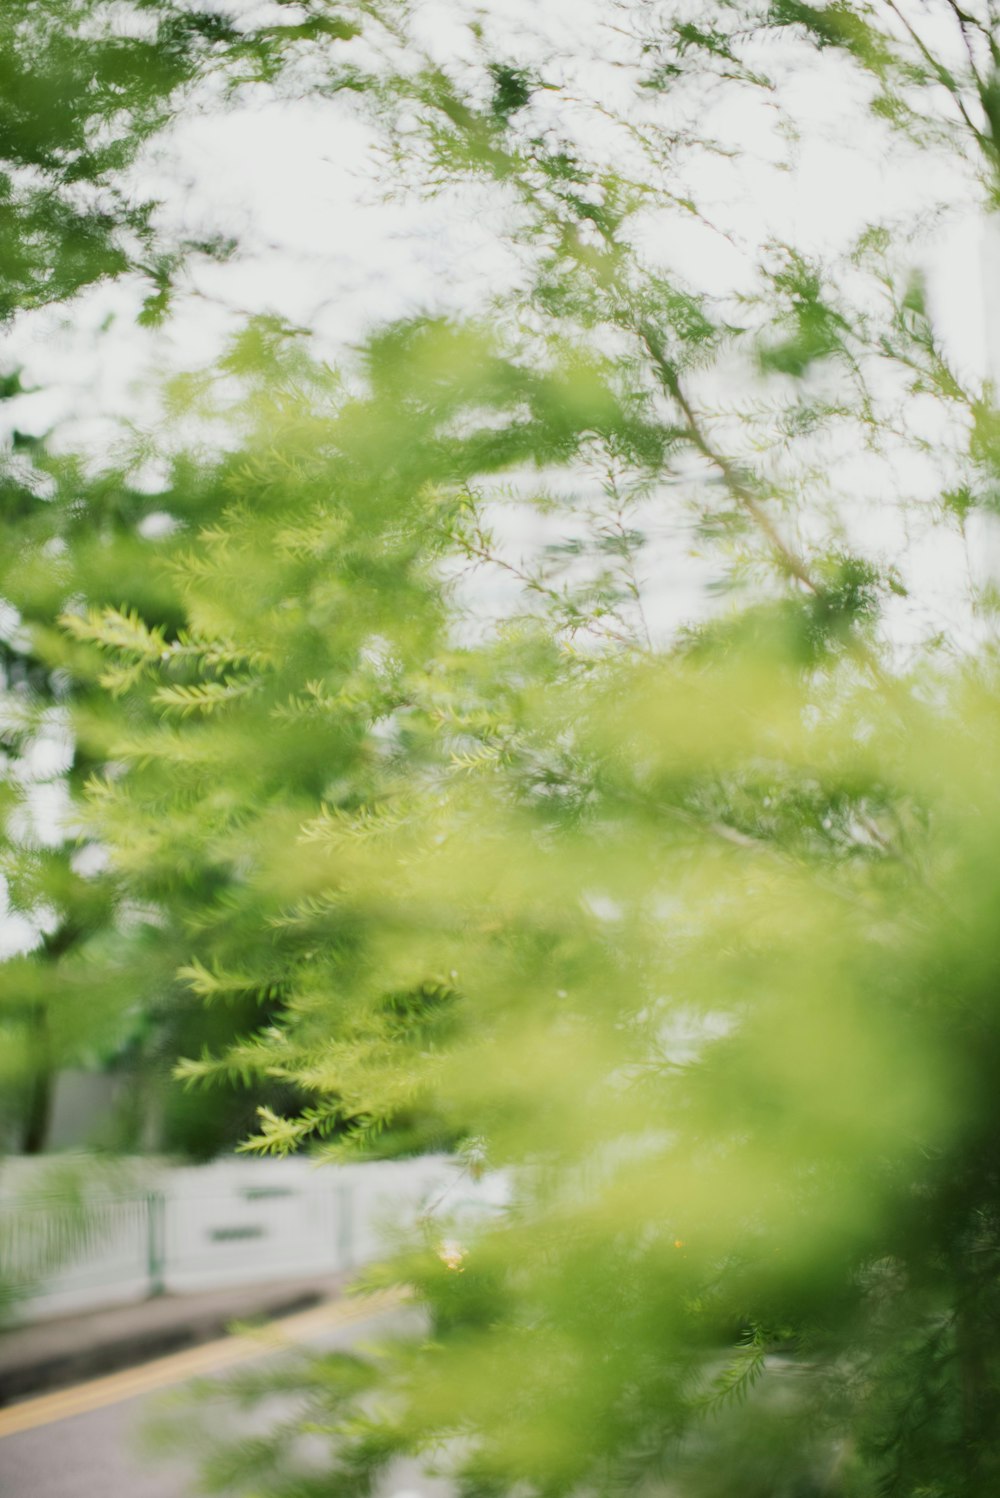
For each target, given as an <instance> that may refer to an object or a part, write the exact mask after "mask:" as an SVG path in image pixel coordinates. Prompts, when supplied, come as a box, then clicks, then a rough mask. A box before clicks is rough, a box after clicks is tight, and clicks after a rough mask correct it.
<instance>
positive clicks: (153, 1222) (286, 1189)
mask: <svg viewBox="0 0 1000 1498" xmlns="http://www.w3.org/2000/svg"><path fill="white" fill-rule="evenodd" d="M24 1163H25V1164H27V1162H24ZM43 1168H44V1167H43ZM13 1184H14V1186H15V1188H16V1187H17V1186H18V1185H20V1186H21V1187H22V1190H23V1185H24V1174H23V1172H22V1173H21V1180H20V1182H19V1181H18V1178H17V1175H15V1177H14V1182H13ZM503 1199H504V1188H503V1184H502V1182H500V1181H499V1180H498V1179H497V1178H493V1179H492V1180H486V1181H483V1182H480V1183H478V1184H477V1183H473V1182H472V1181H470V1180H469V1179H468V1177H467V1176H466V1175H464V1174H463V1173H462V1172H461V1170H460V1169H459V1167H458V1166H457V1164H456V1163H455V1162H454V1161H452V1160H450V1159H448V1158H447V1157H446V1156H440V1155H437V1156H423V1157H420V1158H418V1159H413V1160H401V1161H384V1162H374V1163H371V1164H362V1165H340V1166H321V1167H317V1166H314V1165H312V1164H310V1163H309V1162H308V1161H305V1160H296V1159H292V1160H260V1161H252V1160H246V1161H244V1160H232V1161H225V1162H220V1163H216V1164H212V1165H204V1166H195V1167H186V1168H177V1169H169V1168H167V1169H160V1170H155V1171H149V1170H145V1171H143V1170H142V1169H141V1167H140V1169H139V1171H138V1172H133V1176H132V1179H131V1180H130V1181H129V1183H128V1184H127V1185H125V1186H123V1185H122V1184H121V1183H119V1184H118V1185H109V1184H108V1183H107V1181H104V1182H102V1183H100V1184H95V1186H94V1188H93V1195H92V1199H91V1201H90V1202H89V1203H88V1207H87V1210H86V1212H85V1214H84V1216H83V1219H82V1231H79V1232H78V1233H77V1234H76V1237H75V1238H73V1237H72V1234H70V1235H68V1236H69V1237H70V1238H71V1240H72V1241H73V1249H72V1252H71V1254H70V1255H69V1256H68V1257H67V1259H66V1260H65V1261H64V1262H63V1264H62V1267H61V1268H60V1269H59V1270H58V1272H56V1273H54V1274H50V1275H48V1276H43V1277H42V1278H41V1279H40V1280H39V1279H38V1271H39V1267H40V1265H41V1264H43V1263H44V1262H45V1261H46V1260H47V1259H48V1257H49V1252H50V1250H51V1247H52V1245H51V1243H50V1242H48V1241H47V1240H48V1239H49V1238H51V1233H52V1223H53V1215H52V1210H51V1208H48V1209H47V1208H46V1206H45V1205H44V1203H39V1202H28V1203H25V1202H23V1201H22V1202H21V1203H20V1204H19V1203H18V1202H17V1200H16V1199H15V1197H13V1196H12V1197H10V1198H8V1199H7V1200H6V1201H4V1200H0V1213H2V1214H3V1215H4V1217H5V1218H6V1219H7V1221H6V1225H5V1226H6V1231H4V1232H3V1233H2V1235H0V1242H2V1244H3V1250H2V1251H3V1256H4V1258H5V1259H6V1263H5V1264H4V1265H3V1266H0V1272H4V1273H5V1276H6V1277H7V1278H8V1279H10V1278H13V1279H14V1280H15V1281H17V1280H19V1279H20V1280H22V1281H23V1282H24V1284H25V1288H26V1292H27V1293H26V1295H25V1298H24V1300H23V1301H22V1304H21V1307H20V1310H21V1318H22V1319H25V1320H36V1319H40V1318H42V1317H48V1316H60V1315H68V1314H73V1313H76V1312H79V1311H85V1310H97V1309H100V1308H102V1307H105V1306H111V1305H119V1304H123V1303H126V1302H128V1301H134V1300H142V1299H144V1298H145V1297H146V1296H149V1295H154V1294H158V1293H161V1292H164V1291H168V1292H174V1293H180V1294H183V1293H190V1292H195V1291H199V1290H212V1289H216V1288H219V1287H223V1286H228V1285H239V1284H263V1283H266V1282H267V1281H269V1280H290V1279H298V1278H306V1277H309V1276H313V1275H315V1276H321V1275H327V1274H333V1273H336V1272H338V1271H342V1270H349V1269H352V1268H354V1267H356V1266H358V1265H361V1264H364V1263H366V1262H368V1261H370V1260H371V1259H373V1258H375V1257H377V1256H378V1254H379V1252H380V1251H381V1250H382V1249H383V1248H384V1246H385V1244H386V1240H387V1237H388V1236H391V1235H392V1234H393V1233H395V1232H398V1231H400V1230H403V1231H405V1230H406V1229H407V1228H412V1227H413V1226H414V1225H415V1223H416V1222H417V1220H418V1219H420V1218H422V1217H430V1216H432V1215H433V1216H440V1217H441V1218H442V1221H443V1220H444V1219H445V1218H448V1217H450V1216H451V1215H453V1214H454V1213H458V1214H459V1215H460V1216H466V1217H467V1216H468V1215H469V1214H470V1212H471V1213H481V1212H485V1211H489V1210H491V1209H495V1208H496V1207H497V1206H499V1205H500V1203H501V1202H502V1200H503Z"/></svg>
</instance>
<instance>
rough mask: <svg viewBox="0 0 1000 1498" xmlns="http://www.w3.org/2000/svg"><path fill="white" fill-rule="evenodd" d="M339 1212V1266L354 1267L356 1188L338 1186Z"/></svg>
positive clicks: (337, 1205) (343, 1267) (337, 1209)
mask: <svg viewBox="0 0 1000 1498" xmlns="http://www.w3.org/2000/svg"><path fill="white" fill-rule="evenodd" d="M335 1200H336V1213H337V1268H338V1269H353V1268H354V1188H353V1187H352V1186H350V1185H343V1186H338V1187H337V1188H336V1192H335Z"/></svg>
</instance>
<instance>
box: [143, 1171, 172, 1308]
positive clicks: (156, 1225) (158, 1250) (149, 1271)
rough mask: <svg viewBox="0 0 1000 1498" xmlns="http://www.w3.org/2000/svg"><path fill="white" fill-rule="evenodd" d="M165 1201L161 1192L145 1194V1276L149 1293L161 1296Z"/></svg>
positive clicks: (162, 1285) (164, 1246) (164, 1287)
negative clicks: (147, 1280)
mask: <svg viewBox="0 0 1000 1498" xmlns="http://www.w3.org/2000/svg"><path fill="white" fill-rule="evenodd" d="M166 1206H167V1204H166V1200H165V1198H164V1195H163V1193H162V1191H149V1192H147V1193H146V1275H147V1278H148V1279H149V1293H150V1295H151V1296H153V1295H162V1294H163V1292H164V1290H165V1289H166V1285H165V1283H164V1277H163V1275H164V1267H165V1266H164V1258H165V1254H166V1232H165V1226H166Z"/></svg>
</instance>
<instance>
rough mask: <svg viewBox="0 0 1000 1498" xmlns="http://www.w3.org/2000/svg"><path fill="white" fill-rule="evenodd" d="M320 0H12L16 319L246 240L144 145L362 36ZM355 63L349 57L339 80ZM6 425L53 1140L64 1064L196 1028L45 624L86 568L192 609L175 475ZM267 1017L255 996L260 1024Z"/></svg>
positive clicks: (17, 680)
mask: <svg viewBox="0 0 1000 1498" xmlns="http://www.w3.org/2000/svg"><path fill="white" fill-rule="evenodd" d="M308 12H309V13H308V14H307V15H303V14H298V15H297V16H296V17H295V18H294V19H292V20H286V18H285V16H284V15H279V17H278V20H277V22H273V21H272V22H271V23H266V24H252V23H251V24H249V25H247V24H245V23H243V22H242V21H241V20H240V18H239V17H235V18H234V17H227V16H226V15H225V14H224V13H223V11H221V10H219V9H209V10H200V9H197V8H193V7H191V6H189V5H186V4H176V3H174V0H136V3H134V4H126V5H108V4H104V3H100V0H11V4H9V5H7V6H5V7H4V14H3V17H2V19H0V80H2V86H0V94H2V100H0V158H2V159H0V223H2V233H0V239H2V244H3V250H2V253H0V322H3V323H5V324H7V323H10V322H11V321H12V320H14V319H15V318H17V317H19V316H20V317H23V316H24V315H25V314H26V313H30V312H32V311H33V310H37V309H39V308H42V307H46V306H50V305H53V304H59V303H63V302H66V301H67V300H68V299H71V298H73V297H74V296H75V295H76V294H77V293H80V292H81V291H84V290H86V289H87V288H88V287H90V286H93V285H94V284H96V283H99V282H102V281H108V280H111V279H119V280H129V281H130V282H131V283H132V284H133V286H134V285H135V284H136V283H138V285H139V286H140V287H141V288H142V289H141V292H140V297H139V300H138V301H137V303H136V314H137V321H138V323H139V324H140V325H142V326H145V327H153V326H155V325H157V324H158V323H159V322H162V320H163V319H164V318H165V317H166V315H167V313H168V311H169V308H170V303H171V298H172V295H173V292H174V281H175V278H176V276H177V275H178V273H181V272H183V271H184V270H185V268H188V267H189V266H190V263H191V261H192V260H193V259H195V260H197V259H199V258H201V259H204V258H205V257H209V258H215V259H219V258H222V259H225V258H228V257H231V256H232V255H233V254H234V253H235V252H236V249H237V246H236V244H235V241H230V240H227V239H214V240H205V239H203V238H198V237H197V235H190V234H189V235H187V236H185V235H183V234H179V233H178V232H176V231H175V230H172V229H171V228H170V227H169V225H167V224H166V223H164V222H163V220H162V216H161V215H160V214H159V211H158V210H159V207H160V205H159V204H158V203H157V202H156V201H155V199H153V198H152V197H151V196H150V195H149V193H148V192H145V193H144V192H143V180H142V172H141V166H142V151H143V148H144V147H146V146H147V145H148V144H149V143H150V142H151V141H153V140H155V138H156V137H157V135H159V134H162V132H163V131H164V130H165V129H166V128H167V127H168V126H169V125H170V124H171V122H172V121H173V120H174V119H176V117H177V116H178V114H179V113H180V112H181V111H182V110H185V111H192V110H196V109H198V108H199V107H201V108H204V107H206V106H207V105H211V106H212V107H214V108H218V107H219V104H220V100H221V101H222V102H225V101H227V100H235V99H238V98H239V96H240V91H241V89H242V90H245V89H246V88H248V87H254V86H258V87H259V86H262V85H264V84H268V83H272V84H273V83H274V82H276V80H278V79H279V78H280V77H281V75H282V74H283V72H285V71H287V70H289V69H292V70H294V69H295V68H296V67H301V66H303V65H304V64H305V65H308V59H309V56H310V53H311V52H312V51H313V50H314V49H315V47H316V45H317V43H321V44H323V46H324V49H329V48H330V47H331V46H332V47H333V48H334V51H335V50H336V44H338V43H340V42H343V41H345V40H348V39H349V38H350V37H351V35H352V27H351V26H350V25H348V24H347V23H346V22H345V21H343V20H342V19H338V17H337V16H336V15H335V14H334V13H333V11H332V10H331V8H330V7H329V6H327V5H326V4H325V3H323V0H320V3H318V4H316V5H313V6H312V7H310V8H308ZM325 55H326V51H325ZM328 61H329V59H328ZM350 78H351V75H350V73H349V71H348V70H345V69H341V70H338V69H337V67H336V64H335V63H334V64H333V67H332V69H328V73H327V79H326V82H327V86H328V87H329V86H340V85H342V84H346V83H349V82H350ZM23 393H24V391H23V389H22V385H21V380H20V376H19V373H18V372H17V371H16V370H9V371H7V372H6V373H5V375H4V376H3V383H2V386H0V397H2V398H3V399H4V400H5V401H10V400H13V399H14V398H16V397H17V396H19V395H21V394H23ZM5 425H7V426H8V427H9V436H10V450H9V452H8V454H7V457H6V460H5V463H4V471H3V475H2V478H0V516H2V522H3V526H4V531H5V540H6V542H7V545H6V547H5V561H4V564H3V566H2V569H0V579H2V580H0V590H2V597H3V599H4V603H5V606H6V612H5V615H4V621H3V633H2V638H0V669H2V678H0V680H2V691H3V721H2V724H0V743H2V744H3V747H4V751H5V754H6V755H7V756H8V759H7V773H6V775H5V777H4V778H5V787H4V789H5V799H6V803H7V805H6V812H7V815H6V818H5V826H4V836H3V842H2V845H0V874H2V878H3V880H4V886H3V887H4V892H5V895H6V904H7V907H8V916H7V919H8V920H9V919H10V916H13V917H14V918H15V919H16V920H18V921H20V922H21V923H22V927H23V928H24V929H23V932H22V936H23V944H24V945H27V946H28V947H30V946H31V942H32V940H34V943H35V945H34V949H33V950H29V951H27V952H25V953H23V954H21V955H19V956H18V957H17V958H16V960H14V961H10V962H8V963H7V964H6V965H5V969H4V999H3V1009H2V1016H3V1036H4V1049H5V1088H4V1092H5V1098H4V1106H3V1114H4V1129H5V1134H6V1135H7V1136H8V1137H9V1138H10V1140H11V1142H12V1144H13V1145H14V1147H16V1148H20V1149H21V1150H23V1151H25V1152H27V1153H32V1154H34V1153H38V1152H40V1151H41V1150H43V1149H44V1147H45V1143H46V1140H47V1138H48V1134H49V1123H50V1115H51V1107H52V1089H53V1083H54V1079H55V1076H56V1074H57V1072H58V1071H59V1069H60V1068H61V1067H64V1066H66V1065H69V1064H73V1063H79V1062H81V1061H84V1062H87V1061H90V1062H93V1061H94V1060H95V1059H98V1058H105V1059H107V1058H113V1057H114V1056H115V1055H117V1054H120V1053H121V1052H122V1050H123V1049H128V1050H131V1051H134V1050H135V1049H136V1048H137V1047H138V1048H139V1049H140V1050H141V1049H145V1050H147V1051H148V1050H152V1051H154V1052H155V1050H156V1049H157V1046H158V1044H159V1042H157V1039H156V1036H157V1034H158V1033H160V1032H162V1031H163V1029H164V1027H165V1026H166V1029H167V1031H168V1032H171V1031H172V1030H174V1029H176V1024H177V1019H176V1016H177V1013H178V1001H177V995H176V988H175V985H174V984H173V982H172V974H173V972H174V970H175V969H176V967H177V966H178V964H179V956H178V953H177V952H176V951H175V950H174V949H173V947H172V946H171V939H170V938H168V939H167V940H166V943H164V942H163V941H161V940H159V939H158V938H157V934H156V929H155V926H151V925H150V924H148V923H147V924H146V925H145V927H144V926H143V923H142V921H141V919H138V917H139V916H141V912H137V910H136V909H135V907H134V903H133V902H130V900H129V897H128V894H127V892H125V891H123V890H122V889H121V888H120V886H119V885H118V883H117V882H116V880H115V879H114V877H113V876H111V875H105V874H103V873H101V872H100V870H99V861H100V850H99V848H98V847H97V846H96V845H92V846H91V847H90V848H89V849H88V848H83V847H81V846H80V845H79V839H78V838H77V836H76V832H77V829H76V828H75V825H74V815H73V805H74V802H75V800H76V798H77V793H78V791H79V789H80V787H81V786H82V784H83V782H84V781H85V780H86V779H87V777H88V776H89V775H90V774H91V773H92V772H93V771H94V770H95V768H96V767H97V766H96V764H95V762H93V761H91V760H89V759H88V758H87V757H86V756H85V755H82V754H81V753H80V750H79V745H78V744H74V742H73V737H72V734H71V731H70V727H69V719H68V713H69V705H70V701H71V700H72V699H73V697H74V694H75V696H76V698H77V699H78V704H79V705H80V706H81V707H82V706H83V703H84V701H85V700H86V697H87V684H85V683H84V682H83V681H82V680H81V678H79V677H77V678H75V679H74V678H73V677H72V674H71V673H69V672H67V671H66V670H64V669H62V666H61V665H60V664H59V663H58V659H57V658H58V655H59V652H58V651H56V652H55V655H54V656H53V653H52V651H51V649H46V647H45V646H44V645H40V644H39V643H38V642H39V640H40V639H41V634H39V635H37V636H33V635H32V632H31V630H30V629H29V628H27V627H26V624H27V623H29V622H31V621H35V622H37V623H38V626H39V630H40V631H42V632H44V630H45V628H46V627H50V628H51V626H52V625H53V624H54V620H55V618H56V616H57V615H58V612H59V609H60V607H62V605H63V604H64V602H65V599H66V597H67V596H69V595H71V594H72V593H74V591H76V590H79V591H80V592H81V593H82V594H83V596H85V597H87V598H88V599H90V600H91V601H92V602H94V603H104V602H108V601H111V600H113V601H114V603H115V604H116V605H119V606H121V605H123V604H124V605H126V606H128V607H139V608H141V609H143V611H144V612H145V613H146V614H147V616H150V615H152V617H154V618H155V619H157V621H158V622H161V623H164V624H166V625H168V626H172V627H176V624H177V622H178V621H177V619H176V618H173V617H171V616H170V613H169V608H170V604H169V601H168V600H167V598H166V597H165V595H164V590H163V589H162V587H160V588H156V587H152V588H151V587H150V586H149V584H148V583H147V582H145V581H144V579H143V573H144V570H145V562H146V557H147V555H148V553H149V551H150V549H151V546H150V542H149V541H148V540H144V539H143V533H142V526H143V523H144V522H146V521H148V519H149V516H150V515H151V514H152V513H153V511H154V510H155V503H156V502H162V499H163V496H162V495H161V496H158V497H157V500H156V501H155V502H154V500H153V498H152V497H151V496H150V495H149V494H148V493H145V492H143V490H142V487H141V486H140V485H137V483H136V482H135V474H134V472H124V471H122V472H110V471H108V472H105V473H103V474H101V475H100V476H99V477H98V478H97V479H94V478H93V477H92V476H90V475H89V474H88V473H87V471H86V465H85V464H84V463H83V462H81V461H74V460H72V459H65V458H64V459H59V458H56V457H55V456H54V455H53V453H51V452H50V451H49V450H48V445H47V442H46V440H45V439H43V438H34V437H30V436H28V435H26V434H24V433H22V432H19V431H18V430H17V429H16V426H11V425H9V424H8V423H5ZM185 490H186V492H185V495H183V496H179V497H177V498H176V499H175V500H172V501H171V502H172V505H173V509H174V511H175V513H177V514H178V515H183V514H184V512H185V506H186V505H187V506H190V505H191V503H192V502H195V503H197V502H201V503H206V502H207V503H208V504H209V505H210V504H211V494H210V493H209V494H206V493H205V491H204V489H203V488H199V487H198V486H197V484H196V483H194V482H193V481H192V478H191V476H190V475H189V476H188V478H187V481H186V485H185ZM201 513H202V514H203V516H206V515H208V514H210V513H211V511H210V509H209V510H207V511H205V510H203V511H202V512H201ZM168 549H169V547H168V546H166V545H161V547H160V550H161V551H164V550H168ZM164 609H166V610H167V613H166V614H164V613H163V612H162V611H163V610H164ZM40 799H42V800H44V801H45V810H43V811H42V813H41V815H40V816H39V815H36V813H35V811H34V810H33V807H34V806H35V805H36V804H37V803H38V802H39V800H40ZM55 803H58V808H57V809H58V816H57V814H56V807H55ZM60 820H61V834H60V828H59V822H60ZM164 1011H165V1013H164ZM254 1018H255V1017H250V1016H247V1015H243V1016H241V1020H242V1022H243V1024H245V1025H248V1026H249V1025H252V1023H253V1020H254ZM192 1025H194V1026H195V1028H196V1029H198V1028H204V1022H200V1021H199V1020H198V1019H197V1018H196V1017H194V1018H192V1017H189V1018H188V1022H187V1026H186V1033H187V1034H189V1035H190V1034H191V1030H192ZM214 1028H215V1030H216V1031H218V1028H219V1027H218V1024H216V1025H215V1027H214ZM161 1038H162V1037H161ZM144 1080H146V1081H147V1082H148V1081H149V1078H148V1077H147V1078H145V1079H144ZM202 1122H203V1123H208V1120H207V1119H205V1118H204V1117H203V1119H202ZM219 1124H221V1125H222V1129H223V1132H224V1130H225V1127H226V1125H225V1123H224V1122H223V1120H222V1119H221V1118H219V1119H217V1120H216V1127H218V1125H219ZM167 1132H168V1135H170V1132H171V1131H170V1128H169V1127H168V1131H167ZM174 1132H175V1133H176V1132H177V1131H176V1130H174ZM181 1133H183V1126H182V1125H181ZM207 1144H208V1142H207V1140H206V1141H204V1142H203V1146H202V1147H207Z"/></svg>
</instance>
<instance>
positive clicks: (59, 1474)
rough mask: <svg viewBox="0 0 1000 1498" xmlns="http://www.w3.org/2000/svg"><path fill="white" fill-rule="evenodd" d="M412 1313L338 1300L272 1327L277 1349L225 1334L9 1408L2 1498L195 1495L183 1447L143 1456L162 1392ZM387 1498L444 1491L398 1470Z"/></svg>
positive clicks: (387, 1300)
mask: <svg viewBox="0 0 1000 1498" xmlns="http://www.w3.org/2000/svg"><path fill="white" fill-rule="evenodd" d="M412 1314H413V1313H412V1312H409V1311H407V1310H406V1308H405V1307H403V1306H401V1305H400V1303H399V1300H398V1298H397V1297H392V1296H388V1295H386V1296H384V1297H379V1298H377V1299H376V1298H373V1299H372V1300H371V1301H369V1302H367V1303H364V1302H358V1301H350V1300H349V1301H334V1302H331V1303H330V1304H328V1305H324V1306H319V1307H317V1308H315V1309H314V1310H310V1311H304V1312H302V1313H301V1314H300V1315H297V1316H290V1317H286V1318H284V1319H283V1320H281V1321H279V1322H276V1323H273V1325H272V1327H271V1328H269V1337H272V1336H273V1339H274V1341H273V1344H272V1346H273V1350H268V1349H267V1348H266V1347H263V1348H262V1344H261V1343H260V1341H259V1340H258V1339H255V1338H243V1337H226V1338H222V1339H220V1340H219V1341H217V1342H212V1343H208V1344H205V1345H203V1346H201V1347H193V1348H189V1349H187V1350H186V1351H184V1352H179V1353H175V1354H173V1355H171V1356H170V1357H165V1358H159V1359H157V1360H156V1361H155V1362H151V1363H145V1364H142V1365H140V1366H139V1367H136V1368H131V1369H128V1370H126V1371H125V1372H123V1373H115V1374H112V1375H110V1376H109V1377H106V1378H100V1379H95V1380H93V1381H92V1382H90V1383H86V1384H78V1385H76V1386H75V1387H73V1388H69V1389H61V1390H59V1391H58V1392H56V1393H54V1394H46V1395H43V1396H42V1397H41V1398H37V1399H30V1400H24V1401H22V1402H21V1403H18V1404H13V1405H10V1406H9V1407H7V1408H6V1409H2V1410H0V1498H195V1495H196V1494H197V1493H198V1491H199V1490H198V1488H197V1487H196V1484H195V1472H194V1466H193V1461H192V1458H191V1457H190V1456H188V1455H185V1452H184V1451H183V1450H182V1449H178V1450H176V1451H174V1452H167V1453H166V1454H164V1455H159V1456H157V1457H156V1458H155V1459H153V1458H150V1457H149V1456H148V1455H143V1454H142V1453H141V1451H140V1439H139V1438H140V1432H141V1430H142V1428H143V1426H144V1424H146V1423H147V1422H148V1421H149V1419H150V1416H151V1415H153V1414H154V1413H155V1411H156V1408H157V1404H158V1403H159V1402H162V1397H163V1393H164V1391H166V1390H176V1389H180V1388H183V1385H184V1384H185V1383H186V1382H187V1381H188V1380H190V1379H192V1378H195V1377H200V1378H204V1377H206V1376H214V1375H215V1374H221V1373H223V1372H225V1370H227V1369H229V1368H232V1367H234V1366H236V1365H237V1364H240V1363H251V1362H259V1361H260V1360H261V1359H262V1358H266V1357H274V1356H277V1355H279V1351H278V1349H279V1347H280V1344H285V1345H287V1344H289V1343H291V1344H308V1345H310V1346H314V1347H323V1348H346V1347H350V1346H352V1345H354V1344H356V1343H358V1342H364V1341H365V1340H366V1339H368V1338H371V1337H372V1336H375V1335H378V1336H381V1335H383V1334H384V1333H385V1332H387V1331H388V1330H390V1329H393V1328H395V1327H397V1326H402V1325H404V1324H405V1322H406V1321H407V1320H408V1319H409V1318H410V1317H411V1316H412ZM385 1498H443V1487H442V1485H441V1484H440V1483H438V1482H435V1481H433V1480H431V1479H428V1478H426V1477H424V1476H423V1475H422V1474H421V1473H420V1472H419V1470H418V1469H416V1468H400V1469H399V1470H398V1471H394V1472H393V1473H392V1475H391V1481H390V1483H389V1484H388V1486H387V1488H386V1490H385Z"/></svg>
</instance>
